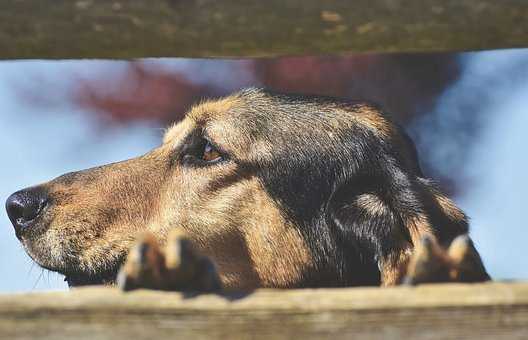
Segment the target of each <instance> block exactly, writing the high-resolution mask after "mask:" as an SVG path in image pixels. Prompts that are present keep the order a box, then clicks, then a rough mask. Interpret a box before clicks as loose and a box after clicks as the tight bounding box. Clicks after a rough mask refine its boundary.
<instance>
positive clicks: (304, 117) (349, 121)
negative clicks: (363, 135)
mask: <svg viewBox="0 0 528 340" xmlns="http://www.w3.org/2000/svg"><path fill="white" fill-rule="evenodd" d="M354 127H359V128H360V129H368V130H370V131H371V132H373V133H374V134H375V135H378V136H380V137H382V138H387V137H388V136H390V135H392V134H393V126H392V124H391V123H390V122H389V121H387V120H386V119H385V118H384V117H383V116H382V115H381V114H380V112H379V110H377V109H376V108H374V107H371V106H369V105H366V104H361V105H359V104H354V105H346V104H343V103H337V102H335V103H334V102H328V101H317V100H314V99H311V100H310V99H307V100H303V99H301V98H289V97H287V96H274V95H273V94H269V93H266V92H262V91H257V90H252V91H250V92H244V91H243V92H239V93H236V94H234V95H232V96H229V97H225V98H222V99H218V100H210V101H206V102H203V103H201V104H199V105H197V106H195V107H193V108H192V109H191V110H190V111H189V113H188V114H187V116H186V118H185V119H184V120H183V121H182V123H180V124H178V125H176V126H174V127H173V128H171V129H169V130H168V132H167V134H166V136H165V140H176V139H178V138H179V136H183V135H185V134H186V133H188V132H190V131H191V130H192V129H196V128H200V129H202V130H203V131H204V133H205V134H206V136H207V137H209V138H210V139H212V140H213V141H214V142H216V143H217V144H218V145H221V146H225V149H226V150H230V149H234V150H239V151H242V152H243V151H244V150H245V151H247V152H251V150H249V149H255V148H256V147H257V146H258V149H259V150H261V152H262V151H263V150H266V151H270V150H271V149H272V148H273V145H274V144H276V143H277V142H280V141H282V142H284V143H292V142H295V141H298V142H299V143H301V142H306V141H309V140H312V141H313V140H318V141H319V142H321V141H327V142H332V141H334V138H337V137H335V136H339V135H344V134H346V133H344V132H343V131H347V133H349V132H351V131H352V129H353V128H354ZM356 130H357V129H356ZM335 141H336V142H337V140H335ZM263 146H264V147H263Z"/></svg>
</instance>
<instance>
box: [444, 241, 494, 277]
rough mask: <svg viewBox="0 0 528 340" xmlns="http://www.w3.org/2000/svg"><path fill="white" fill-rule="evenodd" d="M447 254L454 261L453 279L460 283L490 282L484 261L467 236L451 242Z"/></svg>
mask: <svg viewBox="0 0 528 340" xmlns="http://www.w3.org/2000/svg"><path fill="white" fill-rule="evenodd" d="M447 253H448V255H449V257H450V258H451V260H452V261H453V269H452V271H451V279H452V280H453V281H458V282H480V281H488V280H490V276H489V275H488V273H487V272H486V269H485V268H484V264H483V263H482V259H481V258H480V255H479V254H478V252H477V250H476V249H475V246H474V245H473V242H472V241H471V239H470V238H469V237H468V236H467V235H461V236H458V237H457V238H455V239H454V240H453V242H451V245H450V246H449V249H448V250H447Z"/></svg>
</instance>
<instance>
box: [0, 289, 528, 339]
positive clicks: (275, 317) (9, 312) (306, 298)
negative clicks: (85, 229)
mask: <svg viewBox="0 0 528 340" xmlns="http://www.w3.org/2000/svg"><path fill="white" fill-rule="evenodd" d="M0 337H1V338H2V339H4V338H5V339H39V340H43V339H53V340H58V339H112V340H118V339H126V340H132V339H133V340H136V339H168V338H181V339H191V340H194V339H201V338H221V339H246V338H247V339H249V338H251V339H274V338H287V339H302V340H305V339H323V338H324V339H341V338H354V339H380V338H387V339H399V338H400V339H479V340H484V339H493V340H497V339H527V338H528V283H485V284H444V285H424V286H419V287H417V288H411V287H396V288H347V289H316V290H309V289H305V290H258V291H255V292H252V293H248V294H236V293H231V294H222V295H197V296H196V295H192V294H181V293H166V292H155V291H137V292H132V293H121V292H119V291H118V290H116V289H112V288H82V289H75V290H73V291H71V292H50V293H33V294H20V295H16V294H15V295H0Z"/></svg>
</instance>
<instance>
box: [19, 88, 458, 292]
mask: <svg viewBox="0 0 528 340" xmlns="http://www.w3.org/2000/svg"><path fill="white" fill-rule="evenodd" d="M245 100H251V101H252V103H251V106H248V105H247V104H248V103H246V102H245ZM276 100H278V99H277V98H275V97H267V95H266V94H263V93H258V92H256V93H254V94H253V95H252V96H251V99H248V98H247V97H243V96H241V95H233V96H230V97H227V98H223V99H220V100H217V101H206V102H204V103H202V104H200V105H198V106H195V107H193V108H192V109H191V110H190V112H189V113H188V115H187V116H186V118H185V119H184V120H183V121H181V122H180V123H178V124H176V125H174V126H172V127H171V128H169V129H168V130H167V131H166V133H165V136H164V138H163V143H162V144H161V145H160V146H159V147H158V148H156V149H154V150H152V151H151V152H149V153H147V154H146V155H144V156H141V157H137V158H134V159H131V160H128V161H124V162H120V163H114V164H109V165H106V166H103V167H100V168H94V169H88V170H85V171H81V172H78V173H74V174H71V175H65V176H61V177H59V178H57V179H55V180H53V181H51V182H48V183H46V184H44V185H43V187H44V188H45V189H46V191H47V192H48V195H49V198H50V202H52V205H51V206H50V207H49V208H48V209H46V212H45V213H44V216H42V220H43V221H44V222H45V223H46V224H47V227H46V229H45V230H44V231H43V232H42V233H41V234H40V235H39V237H38V238H34V239H33V240H31V241H26V240H24V241H23V242H25V243H24V245H25V247H26V250H27V251H28V253H29V254H30V256H31V257H33V258H34V259H35V260H36V261H37V262H38V263H39V264H40V265H42V266H44V267H46V268H51V269H53V270H56V271H59V272H62V273H68V271H70V270H71V269H74V270H76V271H78V272H79V273H80V274H81V275H80V276H82V274H85V275H86V274H94V273H95V274H98V273H101V272H105V271H113V272H116V271H117V268H114V266H117V265H119V264H121V263H122V262H123V260H124V257H125V256H126V254H127V253H128V250H129V249H130V248H131V247H132V245H133V244H134V243H135V242H136V240H137V239H138V237H139V235H142V234H143V233H144V232H150V233H152V234H154V235H156V238H157V242H156V246H155V247H152V249H156V251H158V250H159V249H158V246H159V247H161V248H163V247H167V246H170V244H175V241H169V242H168V243H169V245H167V240H168V237H169V236H168V235H169V234H170V233H171V231H174V230H175V229H176V230H180V231H181V233H182V234H185V238H186V239H188V240H189V241H190V242H192V244H193V252H194V249H196V252H197V253H199V254H202V255H204V256H208V257H209V258H210V259H211V260H212V261H213V262H214V265H215V267H216V268H217V270H218V273H219V276H220V280H221V281H222V286H223V287H224V288H227V289H230V288H237V289H254V288H258V287H283V288H287V287H296V286H298V285H301V284H302V280H303V277H304V276H305V275H306V274H307V273H311V272H314V271H315V270H316V269H314V267H316V264H315V257H317V254H316V255H313V254H312V253H311V251H312V250H311V249H310V248H309V246H308V244H307V242H308V241H306V239H305V237H303V235H301V228H302V226H299V225H296V224H295V223H299V224H300V222H294V221H292V220H288V219H287V218H286V217H285V216H286V214H285V213H284V210H283V209H284V208H283V207H281V206H279V204H280V203H277V202H278V201H279V200H275V199H273V198H272V197H271V196H270V194H269V193H268V191H267V190H266V188H264V185H263V184H262V183H261V182H260V180H259V178H258V177H257V175H256V173H254V172H255V171H256V170H255V169H252V166H246V165H247V164H250V165H254V164H257V165H258V166H266V165H267V164H273V162H271V161H270V160H271V159H272V157H273V156H274V152H277V150H278V148H275V147H274V146H275V145H276V144H281V145H284V146H286V147H285V148H283V149H282V150H283V151H282V152H283V154H282V155H280V156H281V157H287V156H288V155H289V154H290V152H291V153H295V152H304V151H306V150H305V148H304V147H305V146H306V145H308V146H312V145H316V146H317V148H311V149H310V148H306V149H308V150H312V151H310V152H312V153H315V152H323V153H324V152H329V153H330V152H331V151H334V149H332V148H333V145H335V143H338V142H339V141H340V139H339V135H340V134H342V133H343V132H347V133H348V130H347V129H348V128H350V127H351V126H352V125H353V124H356V125H357V124H359V125H361V126H362V127H363V128H367V129H369V130H370V131H372V132H373V133H375V134H376V136H377V137H379V138H381V139H385V140H386V141H388V142H391V143H393V144H394V145H395V147H396V148H397V149H400V148H401V149H402V150H406V149H407V148H406V145H405V141H404V140H400V139H398V138H399V137H398V136H397V133H396V130H395V127H394V125H392V123H391V122H390V121H388V120H386V119H385V118H383V116H382V115H381V114H380V113H379V112H378V111H377V110H376V109H374V108H373V107H371V106H368V105H356V106H353V107H352V108H349V110H345V108H344V107H342V106H339V105H337V104H336V105H333V104H328V105H329V107H330V108H331V110H330V109H329V110H328V111H329V112H327V114H325V115H324V117H323V115H318V114H314V115H304V114H298V115H297V116H295V117H296V119H289V118H284V117H285V115H282V116H281V115H280V114H279V115H277V116H273V117H270V116H269V115H273V112H274V110H275V109H277V110H279V109H280V110H283V111H284V112H286V111H288V110H290V109H295V107H293V106H291V104H288V103H281V105H276V104H277V102H275V101H276ZM306 105H307V107H306V108H305V107H303V111H304V109H306V110H307V111H310V112H311V110H312V109H313V111H314V112H316V113H317V112H319V111H317V110H320V108H318V107H317V106H315V104H306ZM310 105H312V106H310ZM264 106H266V107H267V108H268V110H267V111H266V110H260V109H262V108H263V107H264ZM270 108H271V110H270ZM248 110H252V112H248ZM297 110H298V108H297ZM261 111H262V112H266V113H265V116H264V114H263V113H262V112H261ZM288 112H289V111H288ZM257 118H258V119H260V121H259V120H258V119H257ZM283 130H287V131H294V132H295V133H290V134H281V133H276V134H273V133H271V134H268V132H269V131H283ZM193 131H199V133H200V134H201V135H202V137H203V138H204V139H206V140H209V141H211V142H212V141H214V145H215V146H217V147H218V149H219V150H223V151H225V152H226V154H228V155H229V158H232V160H236V161H225V162H222V163H221V164H216V165H212V166H209V165H207V166H194V167H193V166H185V165H184V164H183V163H182V162H181V159H180V158H179V156H181V154H180V153H179V152H181V151H179V150H180V149H181V148H182V147H183V146H185V145H184V144H185V143H187V144H189V143H188V141H186V139H187V137H188V136H189V135H190V133H191V132H193ZM202 137H201V138H202ZM290 139H294V140H295V142H296V143H292V141H291V140H290ZM334 142H335V143H334ZM290 146H291V149H289V147H290ZM295 148H296V149H295ZM313 150H316V151H313ZM405 152H406V151H402V154H403V153H405ZM315 156H317V155H315V154H314V157H315ZM403 157H404V158H405V159H404V161H403V162H407V163H409V164H411V163H412V162H413V159H412V155H411V153H409V154H408V155H403ZM268 161H269V162H268ZM268 189H269V188H268ZM433 196H434V197H435V198H436V200H437V202H438V205H439V206H440V207H441V208H442V209H443V210H444V212H445V213H446V214H447V215H448V216H451V217H452V218H453V220H455V221H456V220H461V219H463V218H464V215H463V213H462V212H461V211H460V210H458V208H456V206H455V205H454V204H453V203H452V202H451V201H450V200H449V199H447V198H446V197H445V196H442V195H441V194H436V193H433ZM354 203H355V204H356V205H357V206H358V207H359V208H360V209H361V211H364V212H365V213H367V214H370V215H371V216H372V217H379V216H384V215H386V214H388V213H390V212H388V211H387V210H388V209H390V208H389V207H388V205H387V204H385V203H384V202H383V201H382V200H381V199H380V197H378V196H376V195H375V194H370V193H366V194H362V195H360V196H358V197H357V198H356V201H355V202H354ZM402 218H403V224H404V227H405V228H404V229H405V230H393V231H391V233H393V235H392V234H391V235H390V237H392V238H393V241H394V242H393V244H395V250H394V252H393V253H392V254H389V255H388V256H387V257H386V258H384V259H379V266H380V271H381V281H382V284H383V285H393V284H396V283H398V282H400V280H401V278H402V275H403V271H402V270H403V268H405V267H406V264H407V263H408V262H409V261H410V257H411V251H412V249H413V248H414V247H415V246H417V245H418V244H419V243H420V241H421V239H422V238H423V237H424V236H432V235H434V233H433V228H432V226H431V224H430V221H429V220H428V218H427V216H426V215H425V214H414V215H408V216H403V217H402ZM409 235H410V240H409ZM149 242H150V243H149V244H154V241H153V240H150V241H149ZM194 247H195V248H194ZM163 249H165V248H163ZM152 254H154V255H152V256H151V257H149V258H148V259H150V260H152V259H155V258H161V257H162V256H161V255H160V254H161V252H159V251H158V252H153V253H152ZM155 254H158V255H160V256H158V257H156V256H155ZM312 256H313V257H312ZM165 260H166V261H167V262H166V263H165V264H164V265H165V266H166V267H171V268H172V267H177V265H176V262H175V261H177V258H176V257H174V258H172V257H170V255H169V256H168V257H164V258H163V261H165ZM131 268H132V267H131ZM318 269H321V268H318ZM130 270H132V269H130ZM323 270H324V268H323ZM124 272H125V273H126V272H127V267H125V271H124ZM154 274H156V273H154ZM154 274H153V275H154ZM376 274H377V273H376ZM156 275H157V274H156ZM156 275H154V276H156ZM160 275H161V274H160ZM358 275H361V274H360V273H359V274H358ZM154 276H153V277H154ZM158 276H159V275H158ZM158 276H156V277H158Z"/></svg>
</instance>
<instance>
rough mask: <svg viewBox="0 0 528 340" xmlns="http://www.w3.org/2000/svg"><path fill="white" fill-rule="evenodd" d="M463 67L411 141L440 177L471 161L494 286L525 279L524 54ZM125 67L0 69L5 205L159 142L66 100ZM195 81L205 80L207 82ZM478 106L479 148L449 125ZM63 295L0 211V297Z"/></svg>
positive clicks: (142, 129)
mask: <svg viewBox="0 0 528 340" xmlns="http://www.w3.org/2000/svg"><path fill="white" fill-rule="evenodd" d="M463 60H464V63H465V65H466V67H465V69H464V72H463V74H462V76H461V77H460V79H459V80H458V81H457V82H456V83H455V84H453V86H452V87H451V88H449V89H448V90H447V91H446V92H445V93H444V94H443V95H442V96H441V97H440V98H439V101H438V105H437V107H436V108H435V110H433V111H432V112H430V113H429V115H428V116H427V117H428V118H427V119H424V120H421V121H420V122H416V124H415V126H414V127H413V134H415V135H418V136H419V138H420V140H421V144H420V151H421V153H422V154H423V153H426V155H425V156H424V155H421V156H422V157H428V158H429V160H430V161H431V162H436V163H438V164H439V166H440V167H443V168H444V170H443V171H447V172H449V171H453V170H452V169H453V168H454V167H452V166H450V165H453V163H454V162H462V160H459V159H457V158H456V157H454V156H453V155H456V154H457V150H460V149H461V148H465V149H464V150H466V151H467V153H468V156H467V157H465V159H464V160H463V162H464V163H463V166H462V172H461V173H460V176H461V178H464V180H467V185H466V188H467V190H465V194H464V196H461V197H457V202H458V203H459V204H460V205H461V206H462V207H463V208H464V209H465V211H466V212H467V213H468V215H469V216H470V217H471V219H472V235H473V237H474V240H475V242H476V244H477V247H478V248H479V249H480V250H481V253H482V255H483V257H484V260H485V262H486V264H487V266H488V268H489V270H490V273H491V274H492V275H493V276H494V277H495V278H500V279H504V278H524V279H528V266H526V263H525V260H524V258H525V255H524V253H523V250H524V244H525V242H526V239H527V236H528V233H527V231H526V222H525V221H524V219H523V213H524V208H525V207H526V203H525V202H526V201H525V199H524V195H525V193H526V192H528V186H527V183H528V182H527V181H526V179H525V169H527V168H528V157H527V156H526V155H527V154H528V152H526V147H525V146H526V145H527V143H526V132H525V131H526V126H527V125H528V109H527V108H528V105H526V101H527V100H528V51H501V52H486V53H474V54H468V55H466V56H465V57H464V58H463ZM163 62H166V63H167V64H171V67H174V66H175V65H176V66H177V67H180V68H185V67H189V65H188V64H189V62H188V61H181V60H180V61H179V62H173V61H170V60H167V61H163ZM123 65H124V63H123V62H95V61H74V62H64V61H62V62H61V61H53V62H48V61H46V62H43V61H19V62H0V108H1V110H0V153H1V154H2V158H3V159H2V166H0V200H1V201H2V202H3V201H5V199H6V198H7V196H8V195H9V194H10V193H12V192H14V191H16V190H18V189H21V188H23V187H26V186H29V185H34V184H37V183H40V182H43V181H47V180H49V179H51V178H53V177H56V176H58V175H60V174H62V173H65V172H68V171H73V170H78V169H82V168H87V167H91V166H94V165H98V164H104V163H108V162H112V161H117V160H122V159H126V158H130V157H134V156H136V155H139V154H142V153H144V152H146V151H148V150H149V149H151V148H152V147H154V146H155V145H157V144H158V143H159V141H160V138H161V133H162V131H161V130H160V129H159V128H157V127H154V126H152V125H149V124H147V123H136V124H133V125H127V126H110V127H107V128H106V129H103V130H101V129H100V128H99V127H100V126H98V124H100V123H99V122H96V121H94V120H93V119H94V118H93V115H89V114H86V112H83V111H82V110H80V109H79V108H76V107H74V106H73V105H72V104H71V103H70V102H69V101H68V98H69V89H70V88H71V85H72V84H71V82H72V81H74V80H72V79H73V78H71V77H69V78H68V77H64V76H63V75H64V74H68V73H69V72H75V73H76V74H80V75H82V76H84V77H90V75H91V74H94V72H96V71H97V72H105V70H107V69H108V70H112V71H113V70H116V69H119V68H120V67H123ZM522 65H527V66H524V67H523V66H522ZM191 66H192V65H191ZM514 66H515V67H514ZM512 70H515V72H512ZM211 72H213V70H211ZM241 72H243V71H241ZM202 78H204V76H203V74H202ZM213 78H215V79H218V78H217V77H213ZM490 79H491V80H492V81H490ZM35 81H38V82H40V83H41V84H40V85H41V86H42V88H43V91H46V89H49V88H53V91H49V94H50V96H53V97H52V98H49V100H52V101H54V103H55V104H56V105H53V106H52V107H53V109H49V108H47V109H42V107H38V105H35V104H34V103H33V104H31V103H28V102H26V101H25V100H24V98H22V97H20V96H19V95H18V94H19V93H18V92H17V89H20V88H21V87H23V86H24V85H27V84H32V82H35ZM197 81H201V82H207V81H208V80H207V77H205V78H204V79H197ZM480 98H482V101H483V103H485V105H481V106H478V105H477V106H473V107H477V109H478V110H479V112H478V114H480V115H482V117H484V119H483V120H482V122H483V124H484V126H483V128H482V131H481V133H480V136H479V138H478V143H474V144H472V145H468V144H465V141H464V138H462V137H463V136H462V137H461V136H458V135H457V131H456V124H457V121H458V120H460V119H462V118H463V117H464V108H465V107H467V105H466V104H467V103H468V102H469V101H471V102H472V103H474V102H475V101H479V100H480ZM46 107H48V106H46ZM446 122H447V123H446ZM448 123H449V124H448ZM459 137H460V138H459ZM457 165H458V164H457ZM456 168H459V169H460V167H459V166H458V167H456ZM65 288H66V285H65V283H64V282H63V281H62V277H61V276H60V275H57V274H53V273H49V272H44V271H42V270H41V269H40V268H38V266H36V265H33V264H32V262H31V260H30V259H29V258H28V256H27V255H26V254H25V253H24V251H23V250H22V248H21V246H20V245H19V243H18V241H17V239H16V238H15V236H14V233H13V229H12V226H11V224H10V223H9V221H8V218H7V216H6V213H5V210H4V209H3V208H2V209H0V291H30V290H44V289H65Z"/></svg>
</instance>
